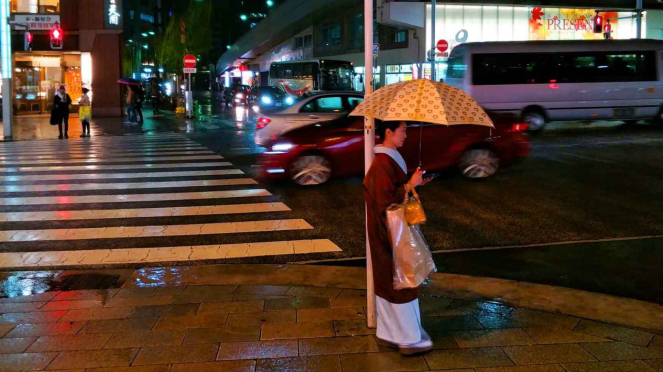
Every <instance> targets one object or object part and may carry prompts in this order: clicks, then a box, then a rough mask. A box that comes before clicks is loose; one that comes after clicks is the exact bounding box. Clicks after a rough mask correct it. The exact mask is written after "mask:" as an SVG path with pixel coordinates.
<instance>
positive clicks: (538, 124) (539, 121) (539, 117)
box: [523, 111, 546, 132]
mask: <svg viewBox="0 0 663 372" xmlns="http://www.w3.org/2000/svg"><path fill="white" fill-rule="evenodd" d="M523 121H524V122H525V123H526V124H527V130H529V131H530V132H539V131H541V130H542V129H543V127H545V126H546V118H545V117H544V116H543V114H541V113H540V112H536V111H530V112H527V113H525V114H524V115H523Z"/></svg>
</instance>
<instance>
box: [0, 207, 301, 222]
mask: <svg viewBox="0 0 663 372" xmlns="http://www.w3.org/2000/svg"><path fill="white" fill-rule="evenodd" d="M289 211H290V208H288V207H287V206H286V205H285V204H283V203H280V202H276V203H253V204H225V205H204V206H200V207H172V208H139V209H88V210H82V211H52V212H12V213H0V222H28V221H74V220H102V219H116V218H123V219H124V218H149V217H178V216H207V215H227V214H245V213H273V212H289Z"/></svg>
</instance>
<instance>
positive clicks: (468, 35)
mask: <svg viewBox="0 0 663 372" xmlns="http://www.w3.org/2000/svg"><path fill="white" fill-rule="evenodd" d="M595 15H596V11H595V10H594V9H564V8H541V7H525V6H495V5H490V6H488V5H448V4H441V5H437V7H436V23H435V41H436V42H437V41H439V40H446V41H447V43H448V45H449V49H448V50H447V51H446V52H440V51H437V50H436V51H435V60H436V61H439V62H440V63H437V64H436V70H437V71H436V74H437V76H445V75H444V71H445V70H446V64H445V63H444V62H443V61H446V59H447V57H448V56H449V53H450V52H451V50H453V48H454V47H455V46H457V45H458V44H462V43H470V42H488V41H534V40H597V39H598V40H602V39H603V38H604V35H603V33H602V32H601V33H594V32H593V20H594V16H595ZM600 15H601V16H602V17H603V19H609V20H610V27H611V37H612V38H613V39H632V38H635V37H636V21H635V19H619V20H617V18H628V17H631V16H632V15H633V12H602V13H601V14H600ZM646 21H647V17H646V13H645V14H644V15H643V21H642V37H643V38H646V37H647V35H646V30H647V26H646ZM430 27H431V6H430V5H427V6H426V30H427V32H426V45H431V42H432V40H431V34H430V32H429V31H428V30H430ZM424 76H425V77H429V76H430V67H429V68H428V69H427V70H425V71H424Z"/></svg>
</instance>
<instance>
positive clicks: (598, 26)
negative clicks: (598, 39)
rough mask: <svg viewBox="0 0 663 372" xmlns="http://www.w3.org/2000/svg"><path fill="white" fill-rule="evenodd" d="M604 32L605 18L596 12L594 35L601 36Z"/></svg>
mask: <svg viewBox="0 0 663 372" xmlns="http://www.w3.org/2000/svg"><path fill="white" fill-rule="evenodd" d="M601 32H603V17H601V16H600V15H599V12H596V15H595V16H594V33H595V34H600V33H601Z"/></svg>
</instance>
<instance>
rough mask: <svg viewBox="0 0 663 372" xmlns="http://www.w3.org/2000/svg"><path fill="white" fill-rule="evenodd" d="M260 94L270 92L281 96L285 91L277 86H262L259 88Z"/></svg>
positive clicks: (275, 95)
mask: <svg viewBox="0 0 663 372" xmlns="http://www.w3.org/2000/svg"><path fill="white" fill-rule="evenodd" d="M260 94H270V95H272V96H274V97H282V96H284V95H285V92H284V91H282V90H281V89H279V88H277V87H263V88H260Z"/></svg>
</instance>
